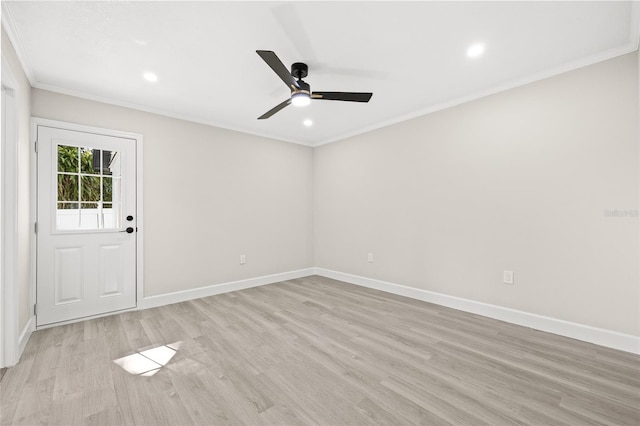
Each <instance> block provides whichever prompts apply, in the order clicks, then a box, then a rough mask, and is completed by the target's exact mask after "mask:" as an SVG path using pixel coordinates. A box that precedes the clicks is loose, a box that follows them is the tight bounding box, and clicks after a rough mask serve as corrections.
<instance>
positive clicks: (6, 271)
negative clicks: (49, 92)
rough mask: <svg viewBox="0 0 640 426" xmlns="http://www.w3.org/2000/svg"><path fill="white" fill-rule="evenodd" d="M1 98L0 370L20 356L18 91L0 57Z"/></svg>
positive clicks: (13, 79) (3, 60)
mask: <svg viewBox="0 0 640 426" xmlns="http://www.w3.org/2000/svg"><path fill="white" fill-rule="evenodd" d="M1 80H2V82H1V84H2V87H3V88H4V89H3V96H5V97H6V98H7V99H6V100H8V101H10V102H11V105H7V104H5V109H4V110H3V111H2V145H1V146H0V163H1V164H0V173H1V174H2V179H0V181H2V187H1V188H0V198H1V200H0V209H2V210H1V212H0V236H1V238H0V241H2V244H0V258H1V260H0V304H1V308H2V312H1V313H0V352H1V353H0V367H9V366H12V365H15V364H16V363H17V362H18V358H19V356H20V330H18V327H19V326H20V325H19V324H18V322H19V319H18V306H19V303H20V301H19V288H18V284H17V282H16V269H17V262H18V261H17V247H18V167H19V164H18V150H19V143H20V135H19V133H18V132H19V127H20V126H19V122H18V111H19V108H20V105H19V104H18V99H16V97H15V95H16V93H17V92H18V89H19V88H20V86H19V84H18V81H17V79H16V78H15V76H14V74H13V71H12V69H11V67H10V66H9V63H8V61H7V60H6V59H5V56H4V54H3V55H2V78H1Z"/></svg>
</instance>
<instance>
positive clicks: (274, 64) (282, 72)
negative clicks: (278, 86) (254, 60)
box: [256, 50, 300, 90]
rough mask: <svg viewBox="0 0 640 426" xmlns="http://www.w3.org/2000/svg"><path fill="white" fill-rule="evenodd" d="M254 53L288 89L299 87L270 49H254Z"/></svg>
mask: <svg viewBox="0 0 640 426" xmlns="http://www.w3.org/2000/svg"><path fill="white" fill-rule="evenodd" d="M256 53H257V54H258V55H260V57H261V58H262V59H263V60H264V61H265V62H266V63H267V65H269V66H270V67H271V69H272V70H273V71H274V72H275V73H276V74H278V77H280V78H281V79H282V81H284V84H286V85H287V87H288V88H289V90H295V89H299V88H300V87H299V86H298V83H297V82H296V80H295V79H294V78H293V76H292V75H291V73H290V72H289V70H288V69H287V67H285V66H284V64H283V63H282V61H281V60H280V58H278V56H277V55H276V54H275V53H273V52H272V51H270V50H256Z"/></svg>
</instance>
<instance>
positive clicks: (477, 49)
mask: <svg viewBox="0 0 640 426" xmlns="http://www.w3.org/2000/svg"><path fill="white" fill-rule="evenodd" d="M483 53H484V44H480V43H477V44H472V45H471V46H470V47H469V48H468V49H467V56H468V57H470V58H477V57H478V56H480V55H482V54H483Z"/></svg>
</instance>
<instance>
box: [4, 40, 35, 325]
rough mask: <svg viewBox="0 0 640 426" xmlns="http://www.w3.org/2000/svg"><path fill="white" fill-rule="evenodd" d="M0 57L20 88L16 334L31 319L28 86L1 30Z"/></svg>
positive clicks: (17, 166) (12, 50) (18, 101)
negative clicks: (0, 56) (0, 48)
mask: <svg viewBox="0 0 640 426" xmlns="http://www.w3.org/2000/svg"><path fill="white" fill-rule="evenodd" d="M1 38H2V56H3V57H4V58H5V59H6V60H7V62H8V65H9V66H10V67H11V71H12V73H13V75H14V77H15V78H16V79H17V80H18V81H17V83H18V85H19V87H18V89H17V90H16V93H15V98H16V103H17V105H18V108H19V111H18V138H19V142H18V143H19V146H18V164H17V165H16V168H17V173H18V194H19V195H18V206H17V207H18V210H17V214H18V234H17V237H18V253H17V265H16V278H17V282H16V283H14V284H15V285H16V287H17V289H18V299H19V303H18V331H19V332H22V331H23V330H24V328H25V327H26V326H27V323H28V322H29V319H30V318H31V312H32V310H33V309H32V306H31V290H30V289H31V283H30V251H31V232H32V229H33V228H32V224H31V217H30V208H31V204H30V195H29V194H30V184H31V168H30V155H31V139H30V136H29V133H30V120H31V112H30V110H31V104H30V92H31V85H30V84H29V80H28V79H27V77H26V75H25V73H24V70H23V69H22V66H21V65H20V61H19V60H18V57H17V55H16V53H15V50H14V49H13V46H12V45H11V42H10V41H9V38H8V37H7V34H6V32H5V30H4V28H2V37H1Z"/></svg>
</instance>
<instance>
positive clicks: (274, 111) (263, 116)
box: [258, 98, 291, 120]
mask: <svg viewBox="0 0 640 426" xmlns="http://www.w3.org/2000/svg"><path fill="white" fill-rule="evenodd" d="M290 103H291V98H289V99H287V100H286V101H284V102H282V103H280V104H278V105H276V106H275V107H273V108H271V109H270V110H269V111H267V112H265V113H264V114H262V115H261V116H260V117H258V120H264V119H265V118H269V117H271V116H272V115H273V114H275V113H276V112H278V111H280V110H281V109H283V108H284V107H286V106H288V105H289V104H290Z"/></svg>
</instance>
